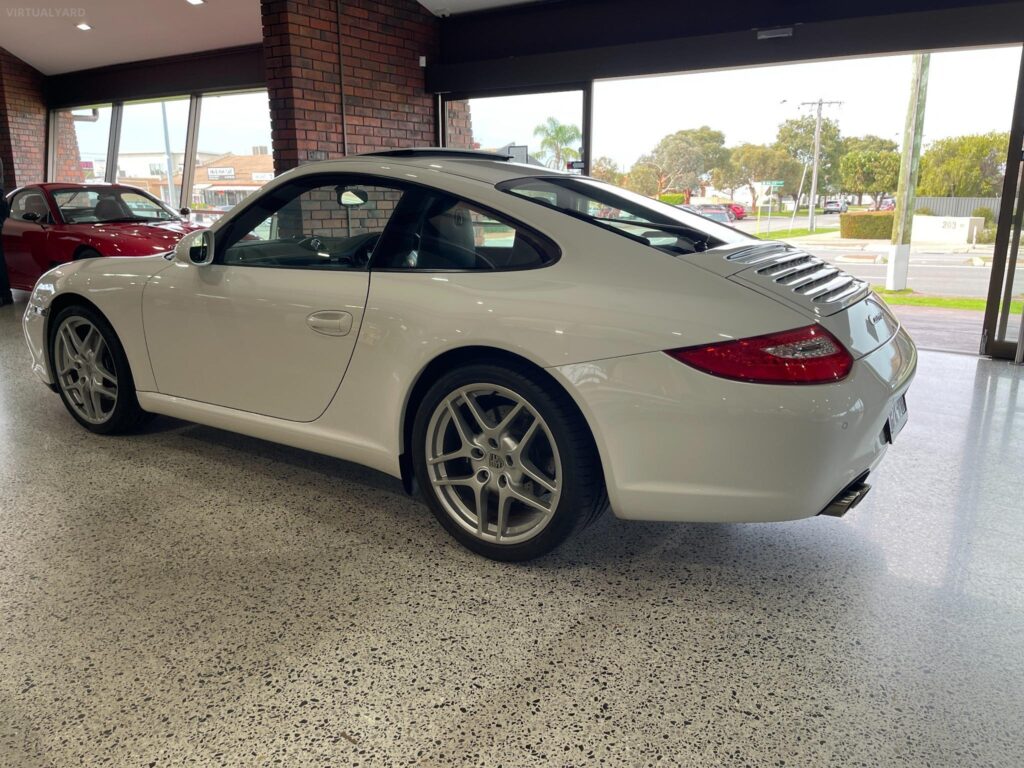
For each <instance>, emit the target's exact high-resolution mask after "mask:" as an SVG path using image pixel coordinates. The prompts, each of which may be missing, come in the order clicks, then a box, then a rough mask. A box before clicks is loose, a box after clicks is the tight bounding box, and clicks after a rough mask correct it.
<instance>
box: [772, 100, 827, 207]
mask: <svg viewBox="0 0 1024 768" xmlns="http://www.w3.org/2000/svg"><path fill="white" fill-rule="evenodd" d="M814 123H815V118H814V116H813V115H804V116H803V117H798V118H794V119H792V120H787V121H786V122H784V123H782V124H781V125H779V132H778V134H777V135H776V139H775V147H776V148H777V149H781V150H782V151H783V152H785V153H786V154H787V155H789V156H790V157H791V158H793V159H794V160H796V161H797V162H799V163H800V166H801V170H802V169H803V165H804V163H807V164H808V166H810V164H811V163H812V162H813V161H814ZM842 154H843V141H842V138H841V137H840V135H839V123H837V122H836V121H835V120H831V119H829V118H827V117H824V118H822V120H821V154H820V156H819V161H818V189H819V190H824V191H830V190H834V189H835V188H836V183H837V182H838V181H839V179H838V174H839V158H840V157H841V156H842Z"/></svg>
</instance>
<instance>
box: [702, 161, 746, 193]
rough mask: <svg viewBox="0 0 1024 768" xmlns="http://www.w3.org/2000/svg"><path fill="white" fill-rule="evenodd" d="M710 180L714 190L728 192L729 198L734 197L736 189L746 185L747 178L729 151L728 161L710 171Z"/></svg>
mask: <svg viewBox="0 0 1024 768" xmlns="http://www.w3.org/2000/svg"><path fill="white" fill-rule="evenodd" d="M710 180H711V184H712V186H714V188H715V189H720V190H722V191H723V192H728V193H729V197H730V198H732V197H734V196H735V195H736V190H737V189H739V188H740V187H743V186H746V184H747V176H746V175H745V174H744V172H743V169H742V168H740V167H739V166H737V165H736V162H735V160H733V157H732V150H730V151H729V159H728V160H727V161H726V162H724V163H722V164H720V165H719V166H717V167H715V168H712V169H711V174H710Z"/></svg>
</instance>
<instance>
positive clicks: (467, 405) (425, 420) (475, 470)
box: [413, 365, 607, 561]
mask: <svg viewBox="0 0 1024 768" xmlns="http://www.w3.org/2000/svg"><path fill="white" fill-rule="evenodd" d="M555 390H556V388H555V387H553V386H551V385H550V383H547V382H544V381H542V379H541V377H540V376H538V375H537V374H536V373H534V372H532V371H529V370H527V369H525V368H523V369H514V368H510V367H509V368H507V367H504V366H497V365H472V366H467V367H465V368H461V369H457V370H455V371H452V372H451V373H449V374H446V375H445V376H443V377H441V379H439V380H438V381H437V382H436V383H435V384H434V385H433V386H432V387H431V388H430V390H429V391H428V392H427V394H426V396H425V397H424V399H423V401H422V403H421V404H420V407H419V410H418V411H417V415H416V421H415V424H414V427H413V466H414V469H415V472H416V478H417V481H418V482H419V484H420V487H421V488H422V489H423V491H424V493H425V495H426V497H427V502H428V503H429V505H430V507H431V509H432V510H433V512H434V514H435V516H436V517H437V518H438V520H439V521H440V522H441V524H442V525H443V526H444V527H445V528H446V529H447V530H448V531H449V533H451V534H452V535H453V536H454V537H455V538H456V539H457V540H458V541H460V542H461V543H462V544H463V545H465V546H466V547H467V548H469V549H471V550H473V551H474V552H476V553H478V554H481V555H484V556H485V557H490V558H492V559H495V560H507V561H512V560H529V559H531V558H534V557H537V556H539V555H542V554H544V553H546V552H548V551H550V550H551V549H553V548H554V547H556V546H558V545H559V544H560V543H561V542H563V541H564V540H565V539H566V538H568V537H569V536H570V535H572V534H573V533H574V532H575V531H577V530H578V529H580V528H582V527H583V526H585V525H586V524H588V523H589V522H591V521H592V520H594V519H596V517H597V516H598V515H600V513H601V512H602V511H603V510H604V508H605V507H606V506H607V501H606V497H605V494H604V484H603V479H602V476H601V469H600V463H599V461H598V457H597V451H596V448H595V447H594V441H593V439H592V437H591V435H590V432H589V430H588V429H587V426H586V423H585V422H584V421H583V418H582V416H581V415H580V414H579V412H578V410H577V409H576V408H575V405H574V404H573V403H572V401H571V400H570V399H569V397H568V396H567V395H566V394H565V393H564V392H562V391H555Z"/></svg>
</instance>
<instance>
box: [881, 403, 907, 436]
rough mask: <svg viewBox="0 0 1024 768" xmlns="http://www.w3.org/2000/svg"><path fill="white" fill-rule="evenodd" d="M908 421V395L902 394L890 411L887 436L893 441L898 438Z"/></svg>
mask: <svg viewBox="0 0 1024 768" xmlns="http://www.w3.org/2000/svg"><path fill="white" fill-rule="evenodd" d="M906 423H907V396H906V395H900V397H899V399H898V400H897V401H896V402H895V404H893V406H892V410H891V411H889V420H888V421H886V422H885V436H886V438H888V440H889V442H890V443H891V442H892V441H894V440H895V439H896V435H898V434H899V433H900V430H902V429H903V427H904V425H905V424H906Z"/></svg>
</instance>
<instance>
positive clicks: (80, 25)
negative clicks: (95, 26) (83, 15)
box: [75, 21, 92, 32]
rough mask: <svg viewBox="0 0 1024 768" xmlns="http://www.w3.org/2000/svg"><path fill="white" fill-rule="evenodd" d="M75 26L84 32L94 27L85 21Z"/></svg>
mask: <svg viewBox="0 0 1024 768" xmlns="http://www.w3.org/2000/svg"><path fill="white" fill-rule="evenodd" d="M75 26H76V27H78V29H80V30H82V31H83V32H88V31H89V30H90V29H92V27H90V26H89V25H88V24H86V23H85V22H84V21H83V22H82V23H81V24H75Z"/></svg>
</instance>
